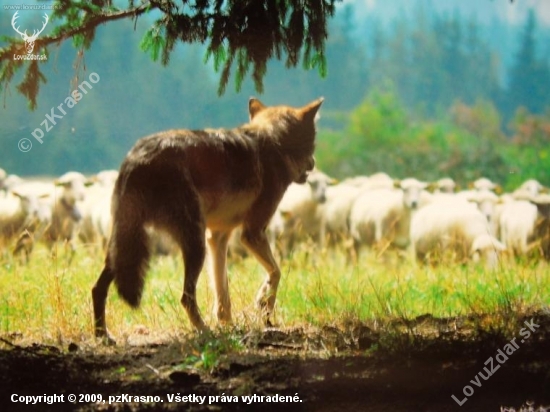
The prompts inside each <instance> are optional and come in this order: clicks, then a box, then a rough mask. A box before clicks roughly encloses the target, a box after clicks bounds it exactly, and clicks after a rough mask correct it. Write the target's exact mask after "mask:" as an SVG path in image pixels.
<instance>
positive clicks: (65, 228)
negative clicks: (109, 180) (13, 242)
mask: <svg viewBox="0 0 550 412" xmlns="http://www.w3.org/2000/svg"><path fill="white" fill-rule="evenodd" d="M89 184H90V182H89V180H88V179H87V178H86V177H85V176H84V175H83V174H81V173H79V172H68V173H65V174H64V175H63V176H61V177H60V178H58V179H56V180H55V181H53V182H38V181H24V182H23V183H21V184H19V185H17V186H16V187H15V189H14V190H16V191H17V192H18V193H24V194H30V193H35V194H36V193H39V192H47V193H49V194H50V196H49V197H48V201H49V203H50V207H51V219H50V221H49V222H48V223H47V224H42V225H40V226H38V227H36V228H35V229H34V232H33V235H34V237H35V238H36V239H37V240H41V241H43V242H45V243H46V244H47V245H48V246H49V247H52V246H53V245H54V244H55V242H57V241H59V240H61V241H65V242H68V244H69V246H70V248H71V250H72V251H73V252H74V250H75V246H74V244H73V239H74V235H75V232H76V229H77V227H78V223H79V222H80V220H81V218H82V214H81V212H80V210H79V208H78V202H80V201H82V200H83V199H84V196H85V187H86V186H87V185H89ZM25 240H26V239H25V238H22V239H21V241H25ZM19 248H20V245H19V244H18V245H17V246H16V249H19Z"/></svg>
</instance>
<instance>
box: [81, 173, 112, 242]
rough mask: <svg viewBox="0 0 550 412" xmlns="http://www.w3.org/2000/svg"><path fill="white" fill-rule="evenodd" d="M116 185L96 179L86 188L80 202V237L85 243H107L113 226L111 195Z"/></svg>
mask: <svg viewBox="0 0 550 412" xmlns="http://www.w3.org/2000/svg"><path fill="white" fill-rule="evenodd" d="M92 179H93V178H92ZM113 188H114V185H109V184H108V182H101V181H97V180H96V181H95V183H94V184H93V185H92V186H90V187H88V188H87V189H86V194H85V196H84V199H83V200H82V201H80V202H78V205H77V206H78V209H79V211H80V212H81V214H82V219H81V222H80V225H79V227H78V238H79V239H80V241H82V242H83V243H85V244H95V245H101V246H102V247H103V248H104V247H105V246H106V245H107V240H108V239H109V236H110V230H111V229H110V227H111V196H112V193H113Z"/></svg>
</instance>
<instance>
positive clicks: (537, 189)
mask: <svg viewBox="0 0 550 412" xmlns="http://www.w3.org/2000/svg"><path fill="white" fill-rule="evenodd" d="M547 191H548V189H547V188H545V187H544V186H543V185H542V184H541V183H540V182H539V181H538V180H535V179H529V180H526V181H525V182H523V183H522V184H521V185H520V186H519V187H518V188H517V189H516V190H514V191H513V192H512V198H514V199H516V200H529V199H531V198H533V197H536V196H537V195H538V194H539V193H545V192H547Z"/></svg>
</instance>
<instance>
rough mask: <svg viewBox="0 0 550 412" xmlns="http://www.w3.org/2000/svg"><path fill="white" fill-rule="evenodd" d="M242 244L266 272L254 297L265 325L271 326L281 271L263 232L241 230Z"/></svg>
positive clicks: (249, 229) (247, 229)
mask: <svg viewBox="0 0 550 412" xmlns="http://www.w3.org/2000/svg"><path fill="white" fill-rule="evenodd" d="M241 240H242V242H243V244H244V245H245V246H246V247H247V248H248V249H249V250H250V252H251V253H252V254H253V255H254V256H255V257H256V259H258V261H259V262H260V264H261V265H262V266H263V267H264V269H265V270H266V272H267V276H266V278H265V281H264V283H263V285H262V286H261V287H260V290H259V291H258V294H257V296H256V302H257V304H258V306H259V307H260V310H261V313H262V316H263V317H264V318H265V322H266V325H268V326H271V321H270V319H269V318H270V316H271V314H272V313H273V308H274V307H275V300H276V299H277V288H278V287H279V280H280V279H281V271H280V269H279V266H278V265H277V262H276V261H275V258H274V257H273V253H272V252H271V248H270V246H269V241H268V239H267V235H266V234H265V231H264V230H252V229H251V228H243V234H242V237H241Z"/></svg>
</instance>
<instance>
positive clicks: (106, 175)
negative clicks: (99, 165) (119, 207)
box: [90, 170, 118, 187]
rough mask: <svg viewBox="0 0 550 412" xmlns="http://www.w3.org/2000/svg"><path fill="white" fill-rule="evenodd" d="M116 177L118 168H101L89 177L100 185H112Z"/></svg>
mask: <svg viewBox="0 0 550 412" xmlns="http://www.w3.org/2000/svg"><path fill="white" fill-rule="evenodd" d="M117 177H118V170H102V171H101V172H99V173H97V174H96V175H95V176H92V178H91V179H90V180H91V181H93V182H94V183H95V184H96V185H98V186H102V187H114V185H115V182H116V179H117Z"/></svg>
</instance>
